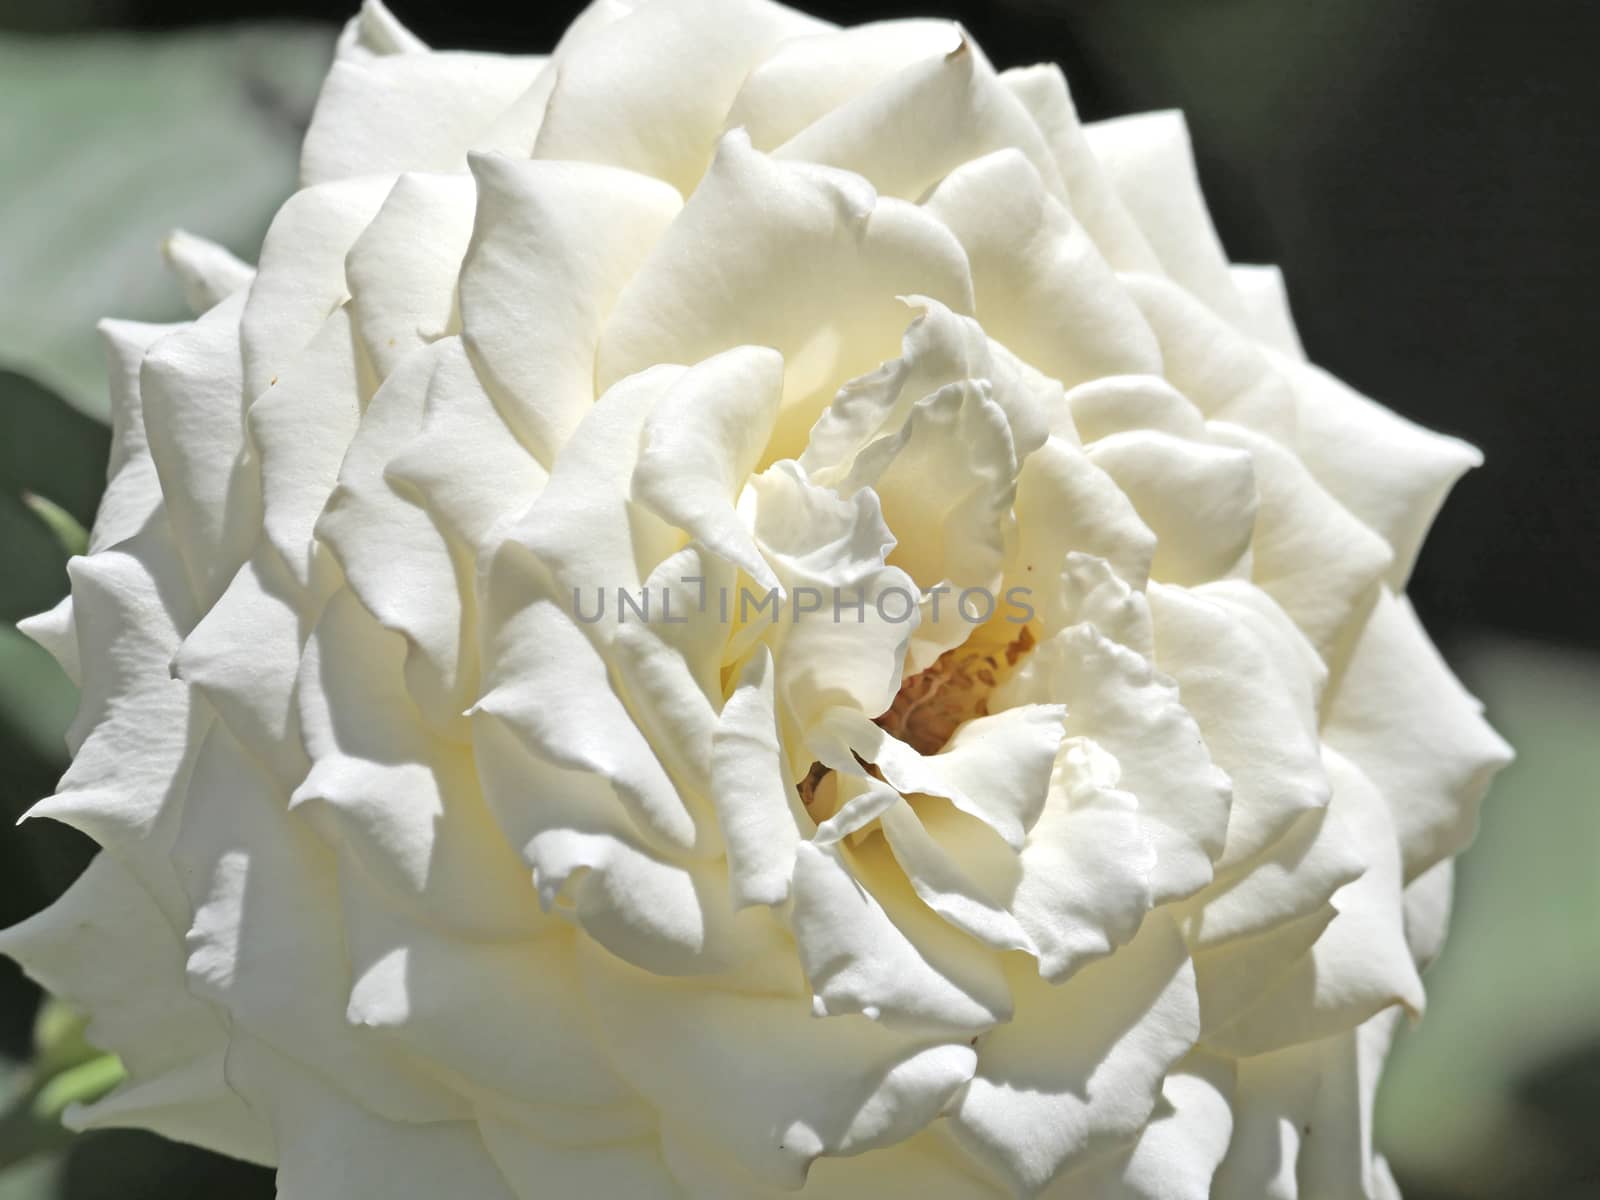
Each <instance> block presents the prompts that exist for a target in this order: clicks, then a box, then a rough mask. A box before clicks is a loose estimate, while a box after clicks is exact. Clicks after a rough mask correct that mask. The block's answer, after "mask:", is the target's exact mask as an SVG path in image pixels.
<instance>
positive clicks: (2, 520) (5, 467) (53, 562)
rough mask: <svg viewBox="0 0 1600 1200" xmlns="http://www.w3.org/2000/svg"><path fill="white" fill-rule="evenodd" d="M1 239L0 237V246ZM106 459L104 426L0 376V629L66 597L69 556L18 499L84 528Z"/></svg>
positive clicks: (32, 386) (21, 380)
mask: <svg viewBox="0 0 1600 1200" xmlns="http://www.w3.org/2000/svg"><path fill="white" fill-rule="evenodd" d="M4 237H5V233H4V232H3V229H0V242H3V239H4ZM0 345H3V343H0ZM110 452H111V434H110V431H109V430H107V429H106V427H105V426H104V425H102V424H100V423H99V422H98V421H95V420H93V419H92V418H89V417H86V416H84V415H83V414H82V413H81V412H78V411H76V410H74V409H72V408H70V407H68V406H67V404H66V403H64V402H63V401H62V400H61V398H60V397H58V396H57V395H56V394H55V393H53V392H51V391H50V390H49V389H47V388H45V387H43V386H41V385H40V384H38V383H35V382H34V381H33V380H31V379H28V378H27V377H25V376H22V375H18V374H16V373H15V372H12V371H5V370H0V547H3V548H4V550H3V553H4V555H5V558H4V563H3V564H0V566H3V569H0V622H3V623H4V624H6V625H11V624H13V623H15V622H16V621H19V620H21V619H22V618H23V617H26V616H31V615H32V614H34V613H36V612H42V611H44V610H45V609H47V608H49V607H50V606H51V605H53V604H55V602H56V601H57V600H59V599H60V598H61V597H62V596H63V595H64V594H65V593H66V590H67V576H66V570H65V568H66V562H67V555H68V550H67V548H66V547H65V546H64V545H63V544H62V542H61V539H60V537H59V535H58V534H57V533H56V532H55V531H54V530H52V529H51V527H50V526H49V525H48V524H46V523H45V522H43V521H41V520H40V519H39V514H38V512H37V511H36V510H34V509H32V508H30V506H29V505H28V503H27V501H26V499H25V497H26V496H27V494H28V493H30V492H32V493H34V494H36V495H40V496H48V497H49V498H50V501H51V503H52V504H53V505H55V506H56V507H58V508H60V510H61V511H62V513H63V514H64V516H65V517H66V518H69V519H70V520H71V521H72V522H75V523H76V524H77V525H79V526H83V527H87V526H88V525H90V524H91V523H92V522H93V520H94V513H95V509H96V507H98V505H99V503H100V493H101V492H102V491H103V490H104V489H105V476H106V459H107V456H108V455H109V454H110Z"/></svg>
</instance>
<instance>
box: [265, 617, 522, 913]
mask: <svg viewBox="0 0 1600 1200" xmlns="http://www.w3.org/2000/svg"><path fill="white" fill-rule="evenodd" d="M404 655H405V644H404V642H403V641H402V640H401V639H400V638H399V637H398V636H397V635H395V634H392V633H390V632H388V631H387V630H385V629H384V628H383V627H382V626H380V625H379V624H378V623H377V621H375V620H374V619H373V618H372V616H371V615H370V614H369V613H368V612H367V611H366V609H365V608H363V607H362V606H361V603H360V601H358V600H357V599H356V598H355V594H354V593H353V592H351V591H349V590H348V589H342V590H340V591H339V592H337V593H335V594H334V596H333V598H332V599H331V600H330V601H329V602H328V605H327V607H326V608H325V609H324V610H323V612H322V616H321V619H320V620H319V621H318V622H317V627H316V629H315V631H314V632H313V633H312V635H311V638H310V639H309V640H308V641H307V643H306V651H305V657H304V658H303V659H302V661H301V666H300V673H299V679H298V683H297V688H296V700H297V711H298V714H299V718H300V731H301V736H302V738H303V739H304V741H305V746H306V752H307V754H308V756H309V757H310V759H311V770H310V772H309V774H307V776H306V778H305V779H304V781H302V782H301V783H300V785H299V786H298V787H297V788H296V789H295V790H294V793H293V795H292V796H291V797H290V802H291V804H292V805H293V806H294V807H295V808H296V809H301V808H304V809H305V811H306V813H307V814H308V815H310V814H311V813H317V814H318V816H319V817H325V818H326V819H327V820H328V822H329V824H330V825H331V827H332V831H333V833H334V837H335V840H336V843H337V844H338V845H340V846H341V848H342V849H343V850H344V852H345V853H346V854H347V855H348V856H349V857H350V858H352V859H353V860H354V861H355V862H356V863H358V864H359V867H360V869H361V870H362V871H363V872H364V873H365V875H366V876H367V877H368V879H369V880H370V882H369V883H368V884H367V885H366V886H377V887H379V888H382V889H384V891H385V893H386V894H387V895H388V896H389V897H391V898H392V900H391V901H390V902H392V903H395V904H399V905H406V906H409V911H410V912H411V913H412V914H414V915H415V916H417V917H419V918H421V917H423V916H425V917H426V919H427V920H429V921H431V922H437V923H438V924H440V925H442V926H444V927H445V928H447V929H449V930H452V931H453V932H455V933H457V934H459V935H460V936H464V937H468V938H505V937H519V936H520V937H526V936H528V935H529V934H530V933H531V932H533V931H535V930H536V929H538V928H539V921H540V918H539V913H538V903H537V898H536V894H535V892H534V890H533V883H532V881H531V880H530V879H529V878H528V871H527V868H526V867H525V866H524V865H523V863H522V862H521V861H520V860H519V859H518V857H517V855H516V853H515V851H513V850H512V848H511V847H509V846H507V845H506V842H505V838H504V837H503V835H502V834H501V832H500V830H499V829H498V828H497V827H496V826H495V824H494V820H493V818H492V817H491V815H490V813H489V811H488V809H487V807H486V806H485V805H484V802H483V797H482V794H481V793H480V792H479V790H478V786H477V780H476V778H475V777H474V774H473V769H472V756H471V751H470V749H468V748H466V747H463V746H459V745H455V744H452V743H450V742H446V741H443V740H442V739H439V738H437V737H436V736H435V735H434V734H433V733H432V732H431V731H430V730H428V728H427V727H426V726H425V725H424V724H423V722H422V719H421V714H420V713H419V712H418V711H417V709H416V707H415V706H414V705H413V704H412V703H411V702H410V700H409V698H408V697H407V695H406V692H405V688H404V686H403V683H402V671H403V669H404Z"/></svg>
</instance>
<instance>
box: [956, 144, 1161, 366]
mask: <svg viewBox="0 0 1600 1200" xmlns="http://www.w3.org/2000/svg"><path fill="white" fill-rule="evenodd" d="M927 208H928V211H930V212H932V213H933V214H934V215H935V216H937V217H938V218H939V219H940V220H941V221H943V222H944V223H945V224H946V225H948V226H949V227H950V229H951V230H952V231H953V232H954V233H955V235H956V237H957V239H958V240H959V241H960V242H961V246H962V248H963V249H964V250H965V251H966V252H967V258H968V260H969V261H970V262H971V264H972V286H973V291H974V293H975V294H976V297H977V305H978V307H977V314H978V317H979V319H980V320H981V321H982V322H983V327H984V329H986V330H987V331H988V332H989V334H990V336H992V337H994V338H995V339H997V340H998V341H1000V342H1002V343H1004V345H1005V346H1006V347H1007V348H1009V349H1011V350H1013V351H1015V352H1016V353H1017V354H1019V355H1020V356H1021V357H1022V358H1023V359H1024V360H1026V361H1027V362H1029V363H1031V364H1032V365H1033V366H1035V367H1037V368H1038V369H1039V370H1041V371H1043V372H1044V373H1045V374H1047V375H1050V376H1053V377H1054V378H1056V379H1059V380H1061V382H1062V383H1063V384H1065V385H1066V386H1067V387H1072V386H1073V385H1074V384H1079V383H1083V382H1086V381H1088V380H1091V379H1097V378H1099V377H1101V376H1103V375H1124V374H1128V375H1137V374H1144V373H1150V374H1159V373H1160V371H1161V351H1160V349H1159V348H1158V346H1157V344H1156V339H1155V335H1154V334H1153V333H1151V331H1150V328H1149V326H1148V325H1146V324H1145V321H1144V318H1143V316H1141V315H1140V313H1139V309H1138V306H1137V305H1135V304H1134V303H1133V301H1132V300H1130V299H1129V298H1128V296H1127V293H1126V292H1125V291H1124V290H1123V288H1122V285H1121V284H1120V283H1119V282H1118V280H1117V277H1116V276H1115V275H1114V274H1113V273H1112V271H1111V268H1110V267H1109V266H1107V265H1106V262H1105V260H1104V259H1103V258H1102V257H1101V255H1100V251H1099V248H1098V247H1097V246H1096V245H1095V244H1094V242H1093V241H1092V240H1090V237H1089V234H1088V232H1087V230H1086V229H1085V227H1084V226H1082V225H1080V224H1079V223H1077V222H1076V221H1074V220H1073V218H1072V216H1071V214H1070V213H1069V212H1068V211H1067V209H1066V207H1065V206H1064V205H1063V204H1062V203H1061V201H1060V200H1059V199H1057V197H1056V196H1055V195H1054V194H1052V189H1051V188H1050V187H1049V186H1048V177H1047V178H1045V179H1041V178H1040V172H1039V171H1038V169H1037V167H1036V164H1034V163H1032V162H1030V161H1029V159H1028V158H1027V157H1025V156H1024V155H1023V154H1021V153H1019V152H1018V151H1017V150H1015V149H1004V150H999V151H997V152H996V153H993V154H989V155H987V156H985V157H981V158H976V159H972V158H970V157H969V158H968V159H967V160H965V161H964V163H963V165H961V166H959V167H957V168H956V169H955V170H954V171H952V172H950V173H949V175H948V176H946V177H945V178H944V179H943V181H942V182H940V183H939V185H938V187H937V188H935V189H934V192H933V194H932V195H931V196H930V197H929V198H928V202H927Z"/></svg>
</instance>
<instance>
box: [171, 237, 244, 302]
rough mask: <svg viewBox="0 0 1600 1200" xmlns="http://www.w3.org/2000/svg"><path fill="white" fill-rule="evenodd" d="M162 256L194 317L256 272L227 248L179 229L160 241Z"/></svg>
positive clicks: (232, 292)
mask: <svg viewBox="0 0 1600 1200" xmlns="http://www.w3.org/2000/svg"><path fill="white" fill-rule="evenodd" d="M161 255H162V257H163V258H165V259H166V260H167V266H168V267H169V268H171V270H172V273H173V274H174V275H176V276H177V277H178V283H179V285H180V286H181V287H182V288H183V298H184V300H185V301H187V302H188V305H189V308H190V310H191V311H192V312H193V313H194V315H195V316H197V317H198V316H200V315H201V314H202V313H204V312H206V311H207V310H208V309H211V308H214V307H216V306H217V305H218V304H221V303H222V302H223V301H224V300H226V299H227V298H228V297H229V296H231V295H233V294H234V293H235V292H237V291H238V290H239V289H240V288H243V287H248V286H249V284H250V281H251V280H252V279H254V278H255V276H256V269H255V268H254V267H252V266H251V265H250V264H249V263H245V262H241V261H240V260H239V259H238V258H236V257H235V256H234V254H233V251H231V250H229V249H228V248H227V247H225V246H219V245H218V244H217V243H216V242H212V241H207V240H206V239H205V238H203V237H196V236H195V235H194V234H192V233H187V232H185V231H184V230H182V229H174V230H173V231H172V232H171V233H169V234H167V236H166V237H165V238H163V239H162V241H161Z"/></svg>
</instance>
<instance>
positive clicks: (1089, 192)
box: [1000, 63, 1161, 271]
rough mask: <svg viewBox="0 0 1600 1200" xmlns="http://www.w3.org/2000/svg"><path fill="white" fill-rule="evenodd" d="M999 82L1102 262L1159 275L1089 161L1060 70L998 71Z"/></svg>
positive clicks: (1123, 208)
mask: <svg viewBox="0 0 1600 1200" xmlns="http://www.w3.org/2000/svg"><path fill="white" fill-rule="evenodd" d="M1000 82H1001V83H1003V84H1004V85H1005V86H1006V87H1008V88H1010V89H1011V91H1012V92H1013V94H1015V95H1016V97H1017V99H1019V100H1021V101H1022V103H1023V106H1024V107H1026V108H1027V110H1028V112H1029V114H1030V115H1031V116H1032V117H1033V119H1034V122H1035V123H1036V124H1037V125H1038V126H1039V130H1040V132H1041V133H1042V134H1043V135H1044V138H1045V142H1046V143H1047V144H1048V145H1049V147H1050V151H1051V153H1052V154H1053V155H1054V156H1055V160H1056V170H1057V171H1059V172H1060V175H1061V181H1062V183H1063V184H1064V185H1065V187H1066V191H1067V201H1068V205H1069V207H1070V208H1071V209H1072V215H1073V217H1074V218H1075V219H1077V220H1078V221H1080V222H1082V224H1083V227H1084V228H1085V229H1087V230H1088V231H1089V236H1090V238H1092V239H1093V241H1094V244H1095V247H1096V248H1097V249H1098V250H1099V251H1100V253H1101V254H1102V255H1103V256H1104V257H1105V260H1106V261H1107V262H1108V263H1110V264H1111V265H1112V266H1113V267H1115V268H1116V269H1117V270H1118V271H1159V270H1160V269H1161V267H1160V263H1159V261H1158V260H1157V258H1156V255H1155V251H1154V250H1152V249H1151V248H1150V244H1149V243H1148V242H1147V241H1145V237H1144V234H1143V233H1141V232H1140V231H1139V226H1138V223H1137V222H1136V221H1135V220H1134V218H1133V214H1132V213H1130V212H1129V210H1128V206H1127V205H1126V204H1124V203H1123V201H1122V197H1121V196H1119V195H1118V194H1117V189H1116V187H1115V185H1114V184H1113V183H1112V180H1111V178H1110V176H1109V175H1107V173H1106V170H1105V168H1104V167H1103V166H1101V164H1100V160H1099V159H1098V158H1096V157H1095V153H1094V150H1093V149H1092V148H1091V146H1090V143H1089V138H1088V135H1087V134H1086V133H1085V132H1084V128H1083V125H1082V123H1081V122H1079V120H1078V112H1077V109H1076V107H1075V106H1074V105H1073V103H1072V96H1071V94H1070V93H1069V92H1068V90H1067V79H1066V76H1065V75H1063V74H1062V73H1061V68H1060V67H1058V66H1056V65H1055V64H1054V63H1041V64H1039V65H1037V66H1029V67H1015V68H1013V69H1011V70H1009V71H1003V72H1001V74H1000Z"/></svg>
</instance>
